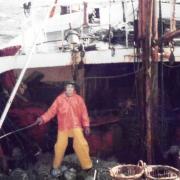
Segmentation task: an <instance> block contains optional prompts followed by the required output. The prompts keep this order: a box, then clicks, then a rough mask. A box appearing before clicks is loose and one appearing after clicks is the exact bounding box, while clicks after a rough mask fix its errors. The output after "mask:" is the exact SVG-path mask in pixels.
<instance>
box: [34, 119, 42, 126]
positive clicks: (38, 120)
mask: <svg viewBox="0 0 180 180" xmlns="http://www.w3.org/2000/svg"><path fill="white" fill-rule="evenodd" d="M36 123H37V124H38V125H39V126H40V125H42V124H43V119H42V118H41V117H38V118H37V120H36Z"/></svg>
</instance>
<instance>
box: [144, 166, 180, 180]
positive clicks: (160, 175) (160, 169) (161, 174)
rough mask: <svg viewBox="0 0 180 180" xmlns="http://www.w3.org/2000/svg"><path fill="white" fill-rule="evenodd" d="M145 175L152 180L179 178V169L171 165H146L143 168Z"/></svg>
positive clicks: (179, 179) (176, 179)
mask: <svg viewBox="0 0 180 180" xmlns="http://www.w3.org/2000/svg"><path fill="white" fill-rule="evenodd" d="M145 176H146V178H147V179H153V180H180V171H179V170H178V169H176V168H173V167H171V166H162V165H148V166H146V168H145Z"/></svg>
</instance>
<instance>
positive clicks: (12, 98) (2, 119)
mask: <svg viewBox="0 0 180 180" xmlns="http://www.w3.org/2000/svg"><path fill="white" fill-rule="evenodd" d="M53 1H54V0H53ZM54 5H55V3H54V2H53V4H52V5H51V6H50V8H49V10H48V13H47V15H46V17H45V19H44V21H43V23H42V26H41V28H39V31H38V33H37V38H36V39H35V41H34V43H33V46H32V49H31V51H30V53H29V55H28V57H27V61H26V64H25V66H24V68H23V69H22V71H21V73H20V75H19V77H18V80H17V82H16V84H15V86H14V89H13V91H12V92H11V95H10V97H9V99H8V102H7V103H6V106H5V109H4V111H3V113H2V115H1V118H0V129H1V127H2V125H3V122H4V120H5V118H6V116H7V113H8V111H9V108H10V107H11V104H12V102H13V100H14V97H15V95H16V93H17V90H18V88H19V85H20V84H21V81H22V79H23V76H24V74H25V72H26V70H27V68H28V66H29V63H30V62H31V59H32V55H33V53H34V50H35V48H36V43H37V42H38V41H39V38H40V36H41V30H42V29H43V28H44V27H45V25H46V21H47V19H48V18H49V15H50V12H51V9H52V8H53V6H54Z"/></svg>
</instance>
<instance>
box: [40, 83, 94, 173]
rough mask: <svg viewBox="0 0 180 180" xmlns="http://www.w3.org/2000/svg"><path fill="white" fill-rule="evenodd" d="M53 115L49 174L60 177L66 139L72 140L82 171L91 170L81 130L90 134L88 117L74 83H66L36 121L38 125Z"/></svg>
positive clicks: (87, 148)
mask: <svg viewBox="0 0 180 180" xmlns="http://www.w3.org/2000/svg"><path fill="white" fill-rule="evenodd" d="M55 115H57V119H58V134H57V141H56V144H55V146H54V152H55V156H54V161H53V169H52V171H51V174H52V175H53V176H56V175H58V174H59V175H60V169H59V168H60V166H61V162H62V160H63V157H64V153H65V150H66V148H67V145H68V137H72V138H73V149H74V151H75V153H76V155H77V157H78V159H79V161H80V164H81V167H82V169H84V170H88V169H91V168H92V161H91V159H90V156H89V146H88V143H87V141H86V139H85V138H84V135H83V129H84V132H85V134H86V135H88V134H89V133H90V128H89V117H88V113H87V108H86V105H85V103H84V100H83V99H82V97H81V96H79V95H78V94H76V92H75V82H74V81H68V82H66V84H65V91H64V92H63V93H62V94H60V95H59V96H58V97H57V98H56V99H55V101H54V102H53V104H52V105H51V107H50V108H49V109H48V110H47V111H46V112H45V113H44V114H43V115H42V116H41V117H39V118H38V119H37V123H38V124H39V125H41V124H45V123H47V122H48V121H50V120H51V119H52V118H53V117H54V116H55Z"/></svg>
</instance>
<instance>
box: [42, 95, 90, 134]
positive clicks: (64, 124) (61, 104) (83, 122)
mask: <svg viewBox="0 0 180 180" xmlns="http://www.w3.org/2000/svg"><path fill="white" fill-rule="evenodd" d="M55 115H57V119H58V129H59V130H62V131H64V130H70V129H73V128H81V127H88V126H89V117H88V113H87V108H86V105H85V103H84V100H83V99H82V97H81V96H79V95H77V94H76V93H75V92H74V93H73V95H72V96H70V97H68V96H66V94H65V93H62V94H60V95H59V96H58V97H57V98H56V99H55V101H54V102H53V104H52V105H51V107H50V108H49V109H48V110H47V111H46V112H45V113H44V114H43V115H42V116H41V118H42V119H43V121H44V123H46V122H48V121H50V120H51V119H52V118H53V117H54V116H55Z"/></svg>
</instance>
